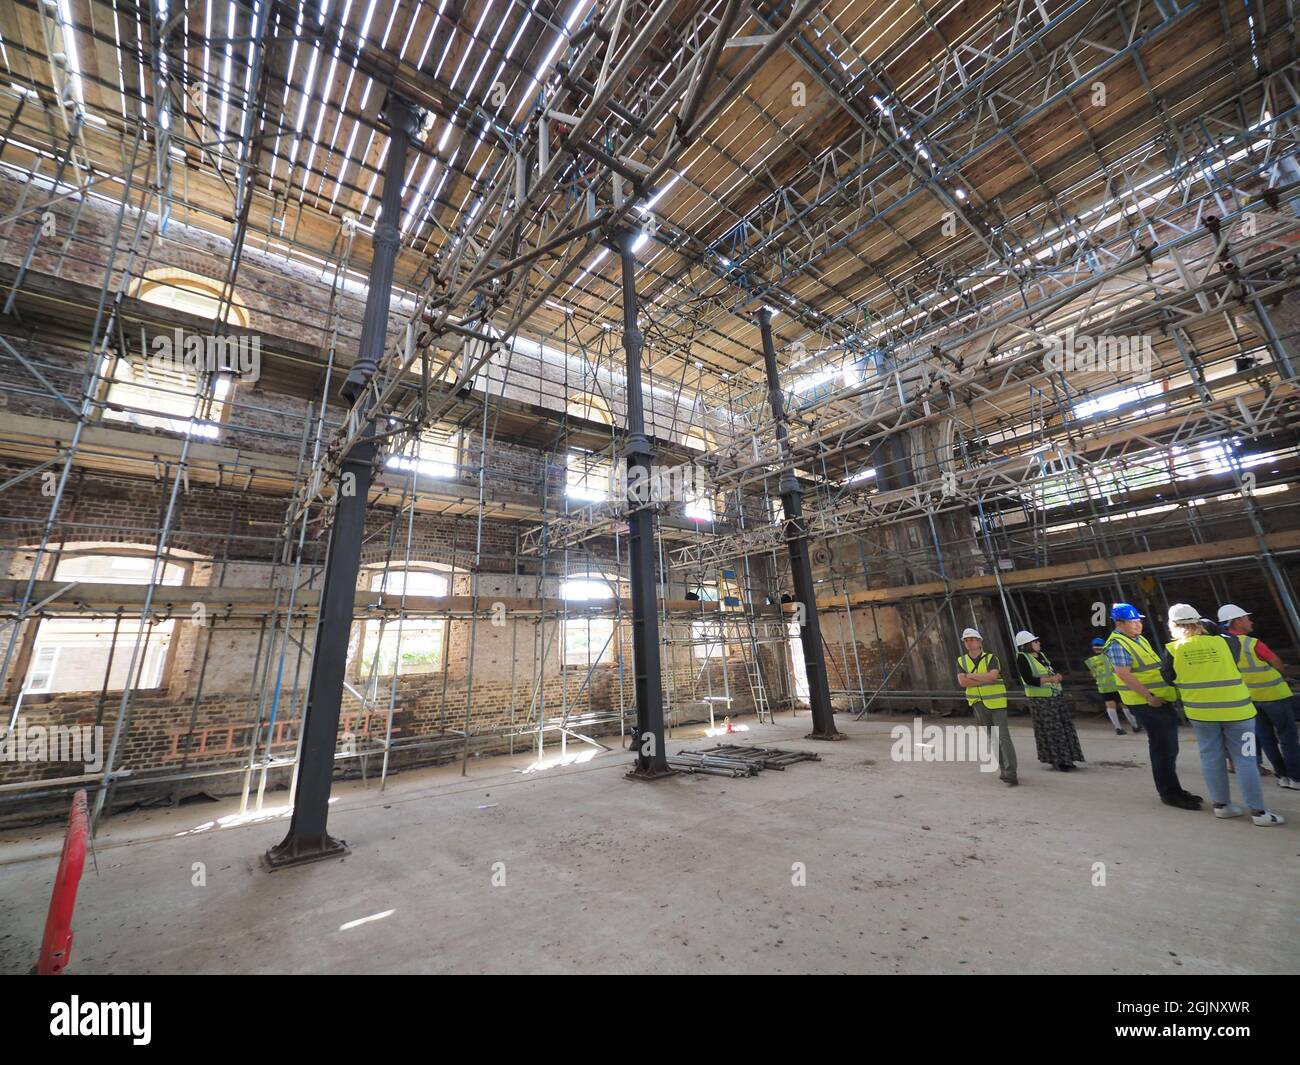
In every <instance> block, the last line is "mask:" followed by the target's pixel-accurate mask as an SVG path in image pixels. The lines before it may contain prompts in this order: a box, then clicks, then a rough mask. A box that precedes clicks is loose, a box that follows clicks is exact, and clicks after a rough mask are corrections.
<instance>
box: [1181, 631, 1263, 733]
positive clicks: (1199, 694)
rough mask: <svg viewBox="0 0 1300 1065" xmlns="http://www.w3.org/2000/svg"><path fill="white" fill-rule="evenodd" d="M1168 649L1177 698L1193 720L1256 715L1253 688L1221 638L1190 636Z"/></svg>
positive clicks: (1240, 719) (1223, 719) (1217, 719)
mask: <svg viewBox="0 0 1300 1065" xmlns="http://www.w3.org/2000/svg"><path fill="white" fill-rule="evenodd" d="M1167 646H1168V649H1169V654H1170V655H1171V656H1172V657H1173V660H1174V684H1175V685H1177V687H1178V698H1179V700H1180V701H1181V702H1182V704H1183V713H1185V714H1186V715H1187V716H1188V717H1189V718H1190V719H1191V720H1193V721H1245V720H1247V719H1249V718H1252V717H1254V716H1255V704H1254V703H1252V702H1251V700H1250V689H1249V688H1247V687H1246V682H1245V681H1244V680H1242V679H1241V670H1239V669H1238V668H1237V663H1236V662H1235V661H1233V658H1232V651H1231V650H1229V648H1228V641H1227V640H1225V639H1224V638H1223V637H1222V636H1189V637H1187V639H1185V640H1178V641H1176V642H1174V643H1171V644H1168V645H1167Z"/></svg>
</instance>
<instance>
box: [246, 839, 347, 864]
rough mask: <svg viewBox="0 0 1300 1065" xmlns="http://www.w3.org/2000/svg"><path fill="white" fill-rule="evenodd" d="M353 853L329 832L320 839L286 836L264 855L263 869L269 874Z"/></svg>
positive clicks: (345, 844) (344, 856)
mask: <svg viewBox="0 0 1300 1065" xmlns="http://www.w3.org/2000/svg"><path fill="white" fill-rule="evenodd" d="M351 853H352V852H351V851H350V850H348V845H347V843H345V842H344V841H343V840H341V839H335V838H334V837H333V836H331V835H330V834H329V833H328V832H323V833H321V835H320V836H319V837H315V838H308V839H298V838H297V837H295V836H285V838H284V840H283V841H281V842H280V843H278V844H276V845H275V846H274V847H272V848H271V849H270V850H268V851H267V852H266V853H265V854H263V855H262V868H264V869H265V870H266V871H267V872H269V873H274V872H275V871H276V870H279V869H288V868H289V867H290V866H294V865H306V864H308V863H309V862H323V861H325V859H327V858H346V857H347V856H348V855H349V854H351Z"/></svg>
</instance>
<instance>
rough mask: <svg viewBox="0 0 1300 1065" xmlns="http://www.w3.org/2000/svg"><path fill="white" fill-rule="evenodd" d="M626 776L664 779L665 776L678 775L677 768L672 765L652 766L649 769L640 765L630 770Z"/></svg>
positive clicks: (630, 777)
mask: <svg viewBox="0 0 1300 1065" xmlns="http://www.w3.org/2000/svg"><path fill="white" fill-rule="evenodd" d="M624 776H625V777H626V778H627V779H628V780H663V779H664V778H665V777H675V776H677V770H676V769H673V768H672V767H671V766H651V767H650V768H649V769H642V768H641V767H640V766H638V767H637V768H635V769H631V770H629V771H628V772H627V773H625V774H624Z"/></svg>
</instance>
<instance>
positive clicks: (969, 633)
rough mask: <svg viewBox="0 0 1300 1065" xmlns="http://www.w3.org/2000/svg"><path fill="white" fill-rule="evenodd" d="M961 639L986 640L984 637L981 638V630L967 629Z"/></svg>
mask: <svg viewBox="0 0 1300 1065" xmlns="http://www.w3.org/2000/svg"><path fill="white" fill-rule="evenodd" d="M961 638H962V639H963V640H982V639H984V637H983V636H981V635H980V634H979V630H978V629H967V630H966V631H965V632H963V633H962V634H961Z"/></svg>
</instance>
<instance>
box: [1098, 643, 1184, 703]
mask: <svg viewBox="0 0 1300 1065" xmlns="http://www.w3.org/2000/svg"><path fill="white" fill-rule="evenodd" d="M1112 643H1117V644H1119V645H1120V646H1121V647H1122V648H1124V650H1126V651H1127V652H1128V653H1129V655H1130V656H1131V657H1132V659H1133V661H1132V662H1131V663H1130V664H1129V669H1131V670H1132V671H1133V679H1134V680H1136V681H1138V683H1140V684H1142V685H1143V686H1145V687H1146V689H1147V691H1149V692H1150V693H1151V694H1152V695H1154V696H1155V697H1156V698H1157V699H1163V700H1164V701H1165V702H1167V703H1172V702H1173V701H1174V700H1175V699H1177V698H1178V693H1177V692H1176V691H1174V689H1173V688H1171V687H1170V686H1169V685H1168V684H1166V683H1165V680H1164V678H1163V677H1162V676H1161V675H1160V656H1159V655H1157V654H1156V652H1155V648H1153V647H1152V646H1151V645H1150V644H1149V643H1147V638H1146V637H1145V636H1137V637H1134V636H1125V635H1124V634H1123V633H1122V632H1120V631H1119V630H1118V629H1116V630H1114V631H1113V632H1111V634H1110V636H1109V637H1108V638H1107V640H1106V646H1107V647H1109V646H1110V645H1111V644H1112ZM1103 653H1105V651H1104V649H1103ZM1115 683H1116V684H1118V685H1119V697H1120V699H1121V700H1122V701H1123V703H1124V705H1125V706H1146V705H1147V701H1146V699H1144V698H1143V697H1142V696H1141V695H1139V694H1138V693H1137V691H1135V690H1134V689H1133V688H1130V687H1129V686H1128V685H1127V684H1125V683H1124V680H1123V678H1122V677H1121V676H1120V675H1119V674H1118V673H1116V674H1115Z"/></svg>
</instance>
